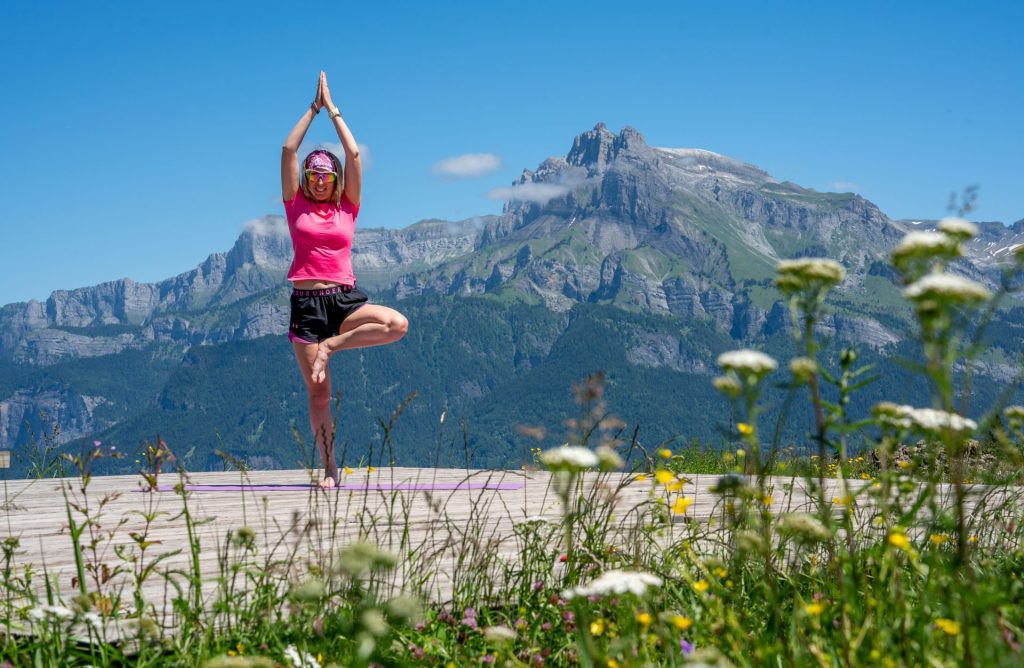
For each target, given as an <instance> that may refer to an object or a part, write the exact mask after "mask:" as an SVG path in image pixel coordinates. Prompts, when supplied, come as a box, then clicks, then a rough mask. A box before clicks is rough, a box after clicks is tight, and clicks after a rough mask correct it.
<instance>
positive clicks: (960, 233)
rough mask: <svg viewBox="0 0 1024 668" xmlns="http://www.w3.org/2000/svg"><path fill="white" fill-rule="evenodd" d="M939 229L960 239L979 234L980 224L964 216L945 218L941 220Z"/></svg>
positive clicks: (965, 239) (964, 239)
mask: <svg viewBox="0 0 1024 668" xmlns="http://www.w3.org/2000/svg"><path fill="white" fill-rule="evenodd" d="M939 231H940V232H943V233H945V234H946V235H947V236H950V237H952V238H954V239H957V240H958V241H967V240H968V239H973V238H974V237H976V236H978V226H977V225H975V224H974V223H972V222H970V221H968V220H965V219H963V218H943V219H942V220H940V221H939Z"/></svg>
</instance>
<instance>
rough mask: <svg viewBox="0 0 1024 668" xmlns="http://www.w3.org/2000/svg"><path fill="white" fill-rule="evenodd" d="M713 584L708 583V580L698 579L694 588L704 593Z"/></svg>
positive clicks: (699, 592)
mask: <svg viewBox="0 0 1024 668" xmlns="http://www.w3.org/2000/svg"><path fill="white" fill-rule="evenodd" d="M710 586H711V585H710V584H708V581H707V580H697V581H696V582H694V583H693V590H694V591H695V592H697V593H698V594H703V593H704V592H706V591H707V590H708V588H709V587H710Z"/></svg>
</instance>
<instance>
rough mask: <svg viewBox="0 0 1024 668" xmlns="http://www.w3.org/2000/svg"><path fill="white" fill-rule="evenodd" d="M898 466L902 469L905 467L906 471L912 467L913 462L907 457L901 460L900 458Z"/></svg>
mask: <svg viewBox="0 0 1024 668" xmlns="http://www.w3.org/2000/svg"><path fill="white" fill-rule="evenodd" d="M896 466H898V467H900V468H901V469H903V470H904V471H906V470H907V469H909V468H910V466H911V464H910V462H908V461H907V460H905V459H901V460H899V461H898V462H896Z"/></svg>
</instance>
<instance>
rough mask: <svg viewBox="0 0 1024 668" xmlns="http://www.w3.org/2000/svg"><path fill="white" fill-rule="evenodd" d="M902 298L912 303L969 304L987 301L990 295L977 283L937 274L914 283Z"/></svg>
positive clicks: (953, 275)
mask: <svg viewBox="0 0 1024 668" xmlns="http://www.w3.org/2000/svg"><path fill="white" fill-rule="evenodd" d="M903 296H904V297H906V298H907V299H910V300H913V301H917V300H921V299H940V300H941V299H945V300H950V301H954V302H962V303H969V302H978V301H988V300H989V299H991V298H992V293H991V292H989V290H988V288H986V287H985V286H984V285H982V284H981V283H978V282H977V281H972V280H971V279H969V278H964V277H963V276H957V275H956V274H947V273H944V272H939V273H934V274H928V275H927V276H925V277H923V278H921V279H918V280H917V281H914V282H913V283H911V284H910V285H909V286H908V287H907V288H906V289H905V290H904V291H903Z"/></svg>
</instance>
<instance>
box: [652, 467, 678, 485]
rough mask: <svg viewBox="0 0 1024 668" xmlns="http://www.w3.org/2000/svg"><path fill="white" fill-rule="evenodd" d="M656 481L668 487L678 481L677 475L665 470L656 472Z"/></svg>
mask: <svg viewBox="0 0 1024 668" xmlns="http://www.w3.org/2000/svg"><path fill="white" fill-rule="evenodd" d="M654 479H655V480H657V481H658V482H660V483H661V484H662V485H667V484H669V483H670V482H672V481H673V480H675V479H676V474H675V473H672V471H667V470H665V469H658V470H657V471H655V472H654Z"/></svg>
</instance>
